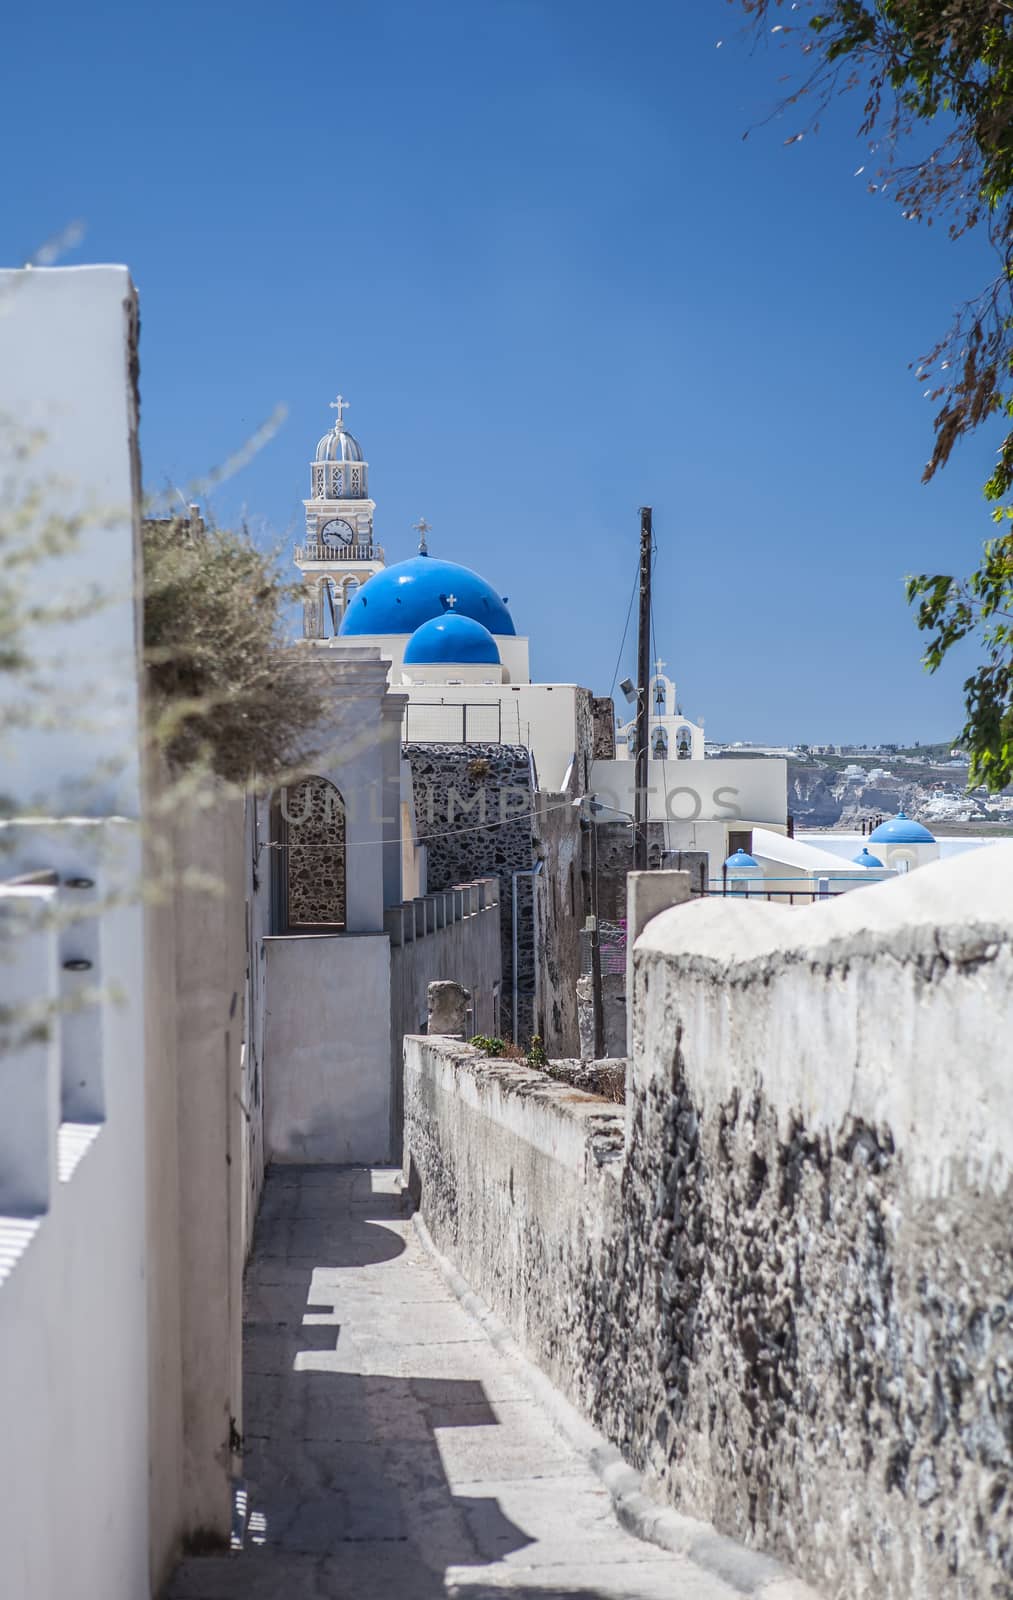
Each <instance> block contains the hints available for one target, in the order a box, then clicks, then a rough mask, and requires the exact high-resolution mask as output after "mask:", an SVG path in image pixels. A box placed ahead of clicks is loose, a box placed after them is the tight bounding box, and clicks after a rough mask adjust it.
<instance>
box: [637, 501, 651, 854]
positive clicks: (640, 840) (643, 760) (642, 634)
mask: <svg viewBox="0 0 1013 1600" xmlns="http://www.w3.org/2000/svg"><path fill="white" fill-rule="evenodd" d="M653 545H654V536H653V532H652V527H651V508H650V506H641V508H640V624H639V631H638V633H637V762H636V771H635V774H634V780H635V783H636V797H635V803H634V807H633V815H634V829H633V870H634V872H646V871H647V774H648V765H647V763H648V760H649V758H650V750H649V749H648V740H649V737H650V721H649V719H650V714H651V704H650V694H649V689H650V676H651V556H652V553H653Z"/></svg>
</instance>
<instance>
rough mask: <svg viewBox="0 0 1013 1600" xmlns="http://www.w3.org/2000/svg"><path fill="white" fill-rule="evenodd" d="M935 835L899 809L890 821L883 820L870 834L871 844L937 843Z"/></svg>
mask: <svg viewBox="0 0 1013 1600" xmlns="http://www.w3.org/2000/svg"><path fill="white" fill-rule="evenodd" d="M935 842H936V841H935V839H934V837H933V835H932V834H931V833H930V832H929V830H928V828H923V827H922V825H921V823H920V822H912V821H911V818H910V817H906V816H905V815H904V813H903V811H898V813H897V815H896V816H895V817H891V818H890V820H889V822H881V823H880V825H879V827H878V828H874V829H873V831H872V832H871V833H870V835H869V843H870V844H935Z"/></svg>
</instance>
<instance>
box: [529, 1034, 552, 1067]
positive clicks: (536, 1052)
mask: <svg viewBox="0 0 1013 1600" xmlns="http://www.w3.org/2000/svg"><path fill="white" fill-rule="evenodd" d="M548 1064H549V1057H548V1055H547V1054H546V1050H545V1046H544V1044H543V1043H542V1036H541V1034H540V1033H533V1034H532V1035H531V1043H530V1044H529V1045H528V1066H529V1067H546V1066H548Z"/></svg>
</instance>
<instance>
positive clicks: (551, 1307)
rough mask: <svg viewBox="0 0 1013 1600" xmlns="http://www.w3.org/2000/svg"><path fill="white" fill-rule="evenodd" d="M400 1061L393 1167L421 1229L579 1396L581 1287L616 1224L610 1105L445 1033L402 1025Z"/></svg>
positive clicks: (585, 1365)
mask: <svg viewBox="0 0 1013 1600" xmlns="http://www.w3.org/2000/svg"><path fill="white" fill-rule="evenodd" d="M404 1060H405V1076H404V1094H405V1155H404V1170H405V1176H406V1180H407V1183H408V1186H409V1189H410V1190H411V1192H412V1193H413V1195H414V1197H415V1200H416V1202H417V1203H421V1209H422V1212H423V1215H424V1216H425V1220H426V1222H427V1224H428V1226H429V1228H430V1231H431V1232H432V1234H433V1237H434V1239H435V1240H436V1242H437V1244H438V1245H439V1246H440V1248H441V1249H442V1250H444V1251H446V1252H447V1253H448V1254H450V1255H451V1256H453V1258H454V1260H455V1262H456V1263H457V1265H458V1266H459V1267H460V1269H461V1271H462V1272H463V1273H464V1275H465V1277H466V1278H467V1279H468V1281H469V1282H470V1283H471V1285H472V1287H473V1288H475V1289H477V1291H478V1292H479V1294H481V1295H483V1296H484V1297H485V1298H486V1299H487V1300H488V1301H489V1302H490V1303H491V1304H493V1305H494V1306H496V1308H497V1309H498V1310H499V1311H500V1312H501V1313H502V1314H503V1315H504V1316H505V1317H506V1319H507V1320H508V1321H509V1322H510V1324H511V1326H512V1327H513V1329H514V1330H515V1332H516V1333H517V1335H518V1337H519V1338H520V1339H521V1340H522V1341H523V1343H524V1344H525V1345H526V1346H527V1348H528V1349H529V1350H531V1351H532V1352H533V1353H534V1354H535V1355H537V1357H538V1360H539V1361H540V1362H541V1363H542V1364H543V1365H544V1366H545V1367H546V1369H547V1371H548V1372H549V1373H550V1374H551V1376H552V1377H553V1378H554V1379H555V1381H556V1382H557V1383H558V1384H559V1385H560V1387H561V1388H564V1389H566V1390H567V1391H568V1392H570V1393H571V1394H572V1395H573V1397H574V1398H575V1399H576V1400H577V1401H578V1403H582V1404H584V1405H585V1406H587V1407H588V1408H591V1406H592V1405H593V1402H594V1394H595V1389H596V1379H595V1377H594V1362H593V1360H591V1359H590V1351H589V1346H588V1341H587V1326H586V1321H587V1314H586V1286H587V1285H588V1284H591V1283H595V1282H596V1281H597V1276H598V1268H599V1263H600V1261H601V1259H602V1254H603V1244H604V1239H605V1237H606V1236H607V1235H609V1234H611V1233H612V1232H613V1231H614V1230H615V1229H616V1226H617V1223H616V1217H617V1215H618V1206H619V1182H618V1179H619V1172H620V1167H621V1156H622V1144H623V1111H622V1108H621V1107H618V1108H617V1107H615V1106H612V1105H609V1104H607V1103H606V1102H605V1101H602V1100H599V1099H595V1098H592V1096H590V1095H587V1094H583V1093H581V1091H580V1090H577V1089H574V1088H572V1087H571V1086H570V1085H569V1084H568V1083H557V1082H555V1081H554V1080H553V1079H551V1078H549V1077H547V1076H546V1074H545V1073H543V1072H536V1071H533V1070H531V1069H530V1068H529V1067H527V1066H524V1065H518V1064H516V1063H511V1062H507V1061H496V1060H491V1059H490V1058H489V1057H487V1056H481V1055H479V1053H478V1052H477V1051H476V1050H473V1049H472V1048H471V1047H470V1046H468V1045H452V1044H450V1043H449V1042H448V1041H447V1040H435V1041H430V1040H426V1039H418V1038H415V1039H412V1038H408V1039H406V1040H405V1046H404ZM601 1331H602V1334H603V1336H605V1337H607V1336H608V1335H607V1330H606V1329H605V1328H604V1327H603V1328H602V1330H601ZM617 1334H619V1335H620V1336H621V1331H620V1330H617Z"/></svg>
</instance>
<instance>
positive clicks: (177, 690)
mask: <svg viewBox="0 0 1013 1600" xmlns="http://www.w3.org/2000/svg"><path fill="white" fill-rule="evenodd" d="M143 550H144V655H145V664H146V668H147V678H148V687H149V690H150V699H151V703H152V712H153V714H152V717H151V730H152V733H153V736H154V738H155V741H156V743H157V744H159V745H160V746H161V747H162V749H163V750H164V752H165V755H166V757H167V759H168V761H169V764H170V766H171V767H172V768H173V769H175V770H176V771H180V770H192V769H196V768H204V769H206V770H209V771H212V772H214V773H215V774H216V775H217V776H218V777H220V778H224V779H226V780H228V781H230V782H235V783H243V782H245V781H246V780H247V779H248V778H250V777H251V776H252V775H253V774H254V773H257V774H258V775H259V776H260V777H262V778H265V779H269V780H276V779H278V778H279V777H281V776H282V775H284V774H285V773H286V772H287V771H289V770H291V769H293V768H295V767H297V766H298V765H299V764H300V762H305V761H306V760H307V758H308V757H309V755H310V754H311V752H310V751H309V748H308V744H307V740H308V737H309V735H310V733H311V732H312V730H313V729H314V728H315V727H316V726H317V725H318V724H319V723H320V720H321V717H322V715H323V711H324V702H323V696H322V692H321V685H320V680H319V678H318V677H317V675H316V674H315V673H314V672H313V671H312V670H311V667H310V663H309V661H308V659H307V657H306V654H305V652H304V651H302V650H301V649H299V648H297V647H293V646H292V645H290V644H287V643H286V641H285V638H284V635H283V629H282V607H283V605H284V603H285V602H286V601H287V600H288V599H289V598H290V597H291V596H292V588H291V586H290V585H287V584H285V583H283V582H282V581H281V579H280V578H279V577H278V574H277V571H276V569H275V563H274V561H273V559H272V558H269V557H267V556H265V555H263V554H262V552H261V551H259V550H258V549H257V548H256V546H255V545H254V544H253V543H252V542H251V540H250V539H249V538H248V537H247V535H246V534H245V533H234V532H230V531H229V530H227V529H222V528H211V529H205V528H204V527H203V525H202V524H201V523H200V522H193V523H191V522H189V521H186V520H183V519H171V520H166V521H148V522H145V524H144V530H143Z"/></svg>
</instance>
